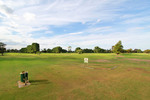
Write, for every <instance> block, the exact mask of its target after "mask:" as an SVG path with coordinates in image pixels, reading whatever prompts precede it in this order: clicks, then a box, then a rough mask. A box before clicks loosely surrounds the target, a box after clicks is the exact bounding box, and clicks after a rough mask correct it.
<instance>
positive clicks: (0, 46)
mask: <svg viewBox="0 0 150 100" xmlns="http://www.w3.org/2000/svg"><path fill="white" fill-rule="evenodd" d="M5 46H6V44H4V43H3V42H0V53H1V54H2V56H3V53H4V52H5V51H6V48H5Z"/></svg>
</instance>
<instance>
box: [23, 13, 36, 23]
mask: <svg viewBox="0 0 150 100" xmlns="http://www.w3.org/2000/svg"><path fill="white" fill-rule="evenodd" d="M35 16H36V15H35V14H33V13H28V12H27V13H25V14H23V17H24V18H25V20H26V21H32V20H35Z"/></svg>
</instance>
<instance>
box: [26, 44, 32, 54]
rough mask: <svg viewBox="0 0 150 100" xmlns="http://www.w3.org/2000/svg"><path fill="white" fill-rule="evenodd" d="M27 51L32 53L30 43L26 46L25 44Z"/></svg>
mask: <svg viewBox="0 0 150 100" xmlns="http://www.w3.org/2000/svg"><path fill="white" fill-rule="evenodd" d="M27 52H28V53H33V48H32V45H28V46H27Z"/></svg>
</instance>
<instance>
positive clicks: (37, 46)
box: [32, 43, 40, 54]
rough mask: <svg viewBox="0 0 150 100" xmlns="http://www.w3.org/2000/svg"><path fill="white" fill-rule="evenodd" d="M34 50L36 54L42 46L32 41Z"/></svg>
mask: <svg viewBox="0 0 150 100" xmlns="http://www.w3.org/2000/svg"><path fill="white" fill-rule="evenodd" d="M32 50H33V52H34V53H35V54H36V52H37V51H40V46H39V44H38V43H32Z"/></svg>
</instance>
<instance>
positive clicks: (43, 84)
mask: <svg viewBox="0 0 150 100" xmlns="http://www.w3.org/2000/svg"><path fill="white" fill-rule="evenodd" d="M4 55H5V56H0V100H150V55H148V54H122V55H119V56H116V55H115V54H41V55H35V54H19V53H18V54H12V53H10V54H4ZM84 57H88V58H89V64H88V67H87V66H85V65H84V64H83V58H84ZM113 68H114V69H113ZM23 70H26V71H28V72H29V80H30V82H31V85H30V86H28V87H24V88H18V87H17V81H18V80H20V74H19V73H20V72H21V71H23Z"/></svg>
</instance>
